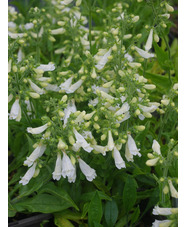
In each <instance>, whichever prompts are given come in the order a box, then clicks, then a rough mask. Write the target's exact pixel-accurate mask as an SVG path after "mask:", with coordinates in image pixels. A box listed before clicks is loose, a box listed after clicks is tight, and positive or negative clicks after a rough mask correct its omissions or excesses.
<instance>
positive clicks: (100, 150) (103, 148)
mask: <svg viewBox="0 0 186 227" xmlns="http://www.w3.org/2000/svg"><path fill="white" fill-rule="evenodd" d="M92 147H93V148H94V150H95V151H97V152H98V153H101V154H102V155H103V156H105V155H106V151H107V150H108V147H107V146H100V145H96V144H95V145H92Z"/></svg>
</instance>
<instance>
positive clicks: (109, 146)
mask: <svg viewBox="0 0 186 227" xmlns="http://www.w3.org/2000/svg"><path fill="white" fill-rule="evenodd" d="M107 147H108V149H109V151H112V150H113V149H114V140H113V137H112V132H111V130H109V131H108V144H107Z"/></svg>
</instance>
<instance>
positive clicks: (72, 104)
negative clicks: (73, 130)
mask: <svg viewBox="0 0 186 227" xmlns="http://www.w3.org/2000/svg"><path fill="white" fill-rule="evenodd" d="M76 111H77V109H76V106H75V102H74V100H70V101H69V102H68V106H67V108H65V109H64V114H65V116H64V118H63V120H64V127H65V126H66V124H67V121H68V118H69V117H70V114H71V113H75V112H76Z"/></svg>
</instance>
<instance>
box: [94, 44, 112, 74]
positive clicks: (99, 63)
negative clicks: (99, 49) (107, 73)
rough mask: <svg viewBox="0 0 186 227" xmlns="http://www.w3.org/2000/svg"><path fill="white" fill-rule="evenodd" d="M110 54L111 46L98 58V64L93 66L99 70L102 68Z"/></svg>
mask: <svg viewBox="0 0 186 227" xmlns="http://www.w3.org/2000/svg"><path fill="white" fill-rule="evenodd" d="M110 54H111V48H110V49H109V51H108V52H107V53H106V54H104V55H103V56H102V57H101V59H100V60H99V62H98V64H97V65H95V67H96V68H97V69H99V70H101V69H102V68H104V66H105V64H106V63H107V61H108V57H109V56H110Z"/></svg>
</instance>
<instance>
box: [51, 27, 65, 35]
mask: <svg viewBox="0 0 186 227" xmlns="http://www.w3.org/2000/svg"><path fill="white" fill-rule="evenodd" d="M65 31H66V30H65V29H64V28H57V29H53V30H51V34H52V35H59V34H64V33H65Z"/></svg>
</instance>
